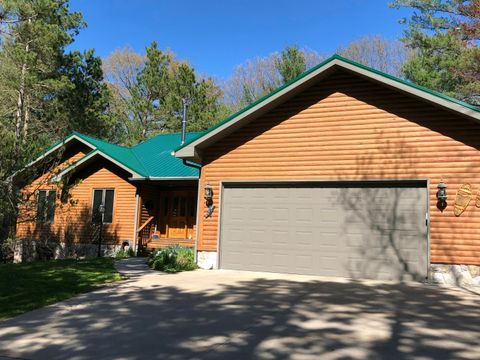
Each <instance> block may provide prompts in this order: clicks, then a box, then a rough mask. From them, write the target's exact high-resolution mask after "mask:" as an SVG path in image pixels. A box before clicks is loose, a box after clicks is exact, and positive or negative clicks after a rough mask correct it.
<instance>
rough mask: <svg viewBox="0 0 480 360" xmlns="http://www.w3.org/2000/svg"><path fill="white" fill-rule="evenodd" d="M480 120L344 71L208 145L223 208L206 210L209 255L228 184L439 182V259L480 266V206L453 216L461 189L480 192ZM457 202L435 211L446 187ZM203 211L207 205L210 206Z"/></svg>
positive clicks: (203, 235) (435, 242) (434, 236)
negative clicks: (223, 187) (224, 187)
mask: <svg viewBox="0 0 480 360" xmlns="http://www.w3.org/2000/svg"><path fill="white" fill-rule="evenodd" d="M479 145H480V124H477V123H474V122H473V121H470V120H467V119H464V118H461V117H459V116H457V115H455V114H452V113H450V112H447V111H445V110H442V109H439V108H435V107H433V106H431V105H429V104H426V103H423V102H421V101H419V100H416V99H413V98H411V97H408V96H406V95H402V94H399V93H398V92H394V91H392V90H390V89H387V88H385V87H381V86H379V85H377V84H374V83H372V82H370V81H367V80H363V79H361V78H358V77H354V76H352V75H350V74H347V73H345V72H341V73H340V72H339V73H336V74H333V75H332V76H330V77H329V78H327V79H325V80H323V81H322V82H321V83H319V84H317V85H315V86H313V87H312V88H310V89H308V90H307V91H305V92H303V93H302V94H300V95H298V96H296V97H295V98H294V99H291V100H289V101H288V102H286V103H284V104H282V105H281V106H279V107H277V108H276V109H274V110H272V111H270V112H269V113H267V114H265V115H263V116H262V117H260V118H258V119H256V120H255V121H254V122H252V123H250V124H248V125H247V126H245V127H243V128H242V129H240V130H237V131H236V132H235V133H233V134H231V135H229V136H227V137H226V138H224V139H222V140H221V141H219V142H217V143H215V144H213V145H212V146H211V147H209V148H208V149H206V150H205V152H204V154H205V156H204V167H203V168H202V173H201V186H202V188H203V186H204V185H205V184H206V183H207V182H208V183H210V184H211V185H212V186H213V189H214V203H215V206H216V210H215V212H214V214H213V216H212V217H211V218H209V219H206V220H205V219H204V218H203V216H200V217H199V219H200V224H199V243H198V250H200V251H202V250H203V251H216V250H217V238H218V214H219V193H220V188H219V183H220V181H222V180H266V179H272V180H282V179H285V180H291V179H304V180H360V179H408V178H412V179H423V178H428V179H429V180H430V189H429V192H430V216H431V223H430V224H431V226H430V241H431V244H430V245H431V252H430V254H431V261H432V262H434V263H461V264H477V265H478V264H480V230H479V227H480V209H479V208H476V207H475V205H474V199H472V202H471V203H470V206H469V207H468V208H467V210H466V211H465V212H464V213H463V214H462V216H460V217H458V218H457V217H455V216H454V215H453V202H454V199H455V193H456V191H457V189H458V188H459V186H460V185H461V184H463V183H470V184H471V185H472V188H473V189H474V193H473V195H474V196H475V195H476V194H477V191H479V190H480V152H479V150H478V149H479ZM442 177H443V178H444V180H445V182H446V183H447V185H448V189H447V192H448V207H447V209H445V211H444V212H443V213H441V212H440V211H439V210H438V209H437V208H436V197H435V194H436V191H437V188H436V186H437V184H438V183H439V181H440V179H441V178H442ZM202 209H203V210H202V214H201V215H203V213H204V212H205V210H206V208H205V206H203V208H202Z"/></svg>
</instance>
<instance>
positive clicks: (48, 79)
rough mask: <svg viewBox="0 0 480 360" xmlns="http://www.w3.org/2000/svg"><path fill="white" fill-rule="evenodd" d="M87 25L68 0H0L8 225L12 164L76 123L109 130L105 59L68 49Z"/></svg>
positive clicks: (0, 163)
mask: <svg viewBox="0 0 480 360" xmlns="http://www.w3.org/2000/svg"><path fill="white" fill-rule="evenodd" d="M84 26H85V23H84V21H83V18H82V15H81V14H80V13H78V12H71V11H70V9H69V7H68V1H67V0H3V1H2V2H1V3H0V34H1V42H0V136H2V145H3V146H2V147H1V148H0V225H1V226H2V230H6V229H7V230H8V229H11V227H9V225H12V221H13V220H12V219H14V218H15V212H16V208H17V203H18V200H19V199H18V197H17V195H18V192H17V191H16V189H15V186H14V184H13V183H12V181H11V178H9V176H10V175H11V174H12V173H13V172H14V171H16V170H19V169H21V168H22V167H23V166H24V165H25V164H26V163H28V162H29V161H31V160H32V159H33V158H34V157H36V156H37V155H38V154H39V152H41V151H42V150H43V149H45V147H46V146H48V145H51V144H52V143H53V142H55V141H57V140H58V139H60V138H61V137H62V136H63V135H64V134H66V133H67V132H68V131H70V130H72V129H75V130H79V131H83V132H86V133H89V134H92V135H101V136H104V135H108V132H109V127H110V121H109V119H108V116H107V109H108V92H107V91H106V87H105V86H104V85H103V84H102V80H103V77H102V72H101V62H100V59H99V58H96V57H95V56H94V55H93V52H92V51H87V52H85V53H79V52H67V51H66V47H67V46H68V45H70V44H71V43H72V42H73V40H74V38H75V36H76V35H77V34H78V32H79V31H80V30H81V29H82V28H83V27H84ZM1 235H3V237H5V234H0V238H1V237H2V236H1Z"/></svg>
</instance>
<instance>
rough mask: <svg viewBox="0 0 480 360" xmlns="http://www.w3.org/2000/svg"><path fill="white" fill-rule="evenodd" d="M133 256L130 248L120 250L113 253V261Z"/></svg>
mask: <svg viewBox="0 0 480 360" xmlns="http://www.w3.org/2000/svg"><path fill="white" fill-rule="evenodd" d="M132 256H135V253H134V252H133V249H132V248H128V249H120V250H118V251H117V252H116V253H115V259H126V258H129V257H132Z"/></svg>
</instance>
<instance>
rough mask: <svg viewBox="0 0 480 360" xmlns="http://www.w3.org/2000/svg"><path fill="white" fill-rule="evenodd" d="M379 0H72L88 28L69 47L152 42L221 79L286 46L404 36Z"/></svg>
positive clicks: (394, 13)
mask: <svg viewBox="0 0 480 360" xmlns="http://www.w3.org/2000/svg"><path fill="white" fill-rule="evenodd" d="M388 2H389V1H385V0H317V1H315V0H256V1H254V0H223V1H221V0H201V1H200V0H197V1H195V0H71V1H70V7H71V9H72V10H78V11H81V12H82V13H83V15H84V18H85V20H86V21H87V23H88V27H87V28H86V29H84V30H82V32H81V33H80V35H79V36H78V37H77V39H76V41H75V43H74V44H73V45H72V47H73V48H75V49H79V50H84V49H88V48H94V49H95V51H96V54H97V55H100V56H102V57H104V56H107V55H108V54H109V53H110V52H112V51H113V50H115V49H117V48H121V47H124V46H130V47H132V48H133V49H134V50H136V51H138V52H143V51H144V49H145V47H146V46H148V45H149V44H150V43H151V42H152V41H153V40H156V41H157V42H158V44H159V47H160V48H162V49H164V48H170V49H171V50H173V52H175V53H176V54H177V56H178V57H179V58H181V59H186V60H188V61H189V62H190V64H192V65H193V67H194V68H195V69H196V70H197V71H199V72H200V73H203V74H209V75H213V76H215V77H218V78H223V79H224V78H226V77H228V76H229V75H230V74H231V72H232V71H233V69H234V67H235V66H236V65H238V64H241V63H243V62H245V60H247V59H251V58H254V57H256V56H266V55H268V54H270V53H272V52H275V51H280V50H281V49H283V48H284V47H285V46H287V45H289V44H297V45H299V46H300V47H308V48H310V49H313V50H316V51H318V52H319V53H325V54H332V53H333V52H334V51H335V49H336V48H337V47H338V46H345V45H347V44H348V43H349V42H350V41H352V40H354V39H357V38H359V37H361V36H362V35H373V34H380V35H382V36H384V37H385V38H388V39H394V38H398V37H400V36H401V35H402V30H403V29H404V26H402V25H400V24H398V20H399V19H400V18H402V17H404V16H406V15H407V12H406V10H395V9H390V8H389V7H388Z"/></svg>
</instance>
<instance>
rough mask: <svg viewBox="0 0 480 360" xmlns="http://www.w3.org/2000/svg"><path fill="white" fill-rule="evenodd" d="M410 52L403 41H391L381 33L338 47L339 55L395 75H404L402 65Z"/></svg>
mask: <svg viewBox="0 0 480 360" xmlns="http://www.w3.org/2000/svg"><path fill="white" fill-rule="evenodd" d="M410 53H411V51H410V50H409V49H408V48H407V47H406V46H405V45H404V44H403V43H402V42H401V41H398V40H394V41H389V40H387V39H383V38H382V37H381V36H380V35H374V36H363V37H361V38H360V39H358V40H355V41H352V42H351V43H349V44H348V45H347V46H346V47H339V48H338V49H337V54H339V55H342V56H344V57H346V58H348V59H351V60H353V61H356V62H359V63H361V64H364V65H367V66H370V67H372V68H374V69H377V70H380V71H383V72H386V73H388V74H391V75H395V76H402V75H403V73H402V67H403V65H404V64H405V62H406V61H407V59H408V58H409V56H410Z"/></svg>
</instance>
